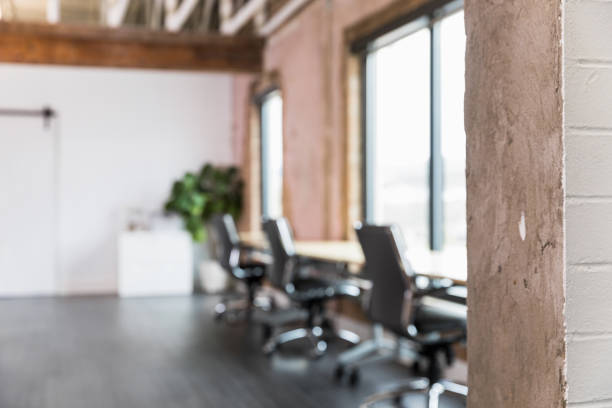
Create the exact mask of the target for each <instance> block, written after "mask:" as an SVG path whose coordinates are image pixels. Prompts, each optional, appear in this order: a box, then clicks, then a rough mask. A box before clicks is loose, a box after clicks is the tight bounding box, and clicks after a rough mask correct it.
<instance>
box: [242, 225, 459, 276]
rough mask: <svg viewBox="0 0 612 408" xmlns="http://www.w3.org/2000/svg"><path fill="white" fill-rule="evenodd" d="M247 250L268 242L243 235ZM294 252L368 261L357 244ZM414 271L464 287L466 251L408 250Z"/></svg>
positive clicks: (301, 244) (306, 244)
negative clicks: (450, 280)
mask: <svg viewBox="0 0 612 408" xmlns="http://www.w3.org/2000/svg"><path fill="white" fill-rule="evenodd" d="M240 239H241V241H242V242H243V243H244V244H245V245H248V246H251V247H253V248H258V249H267V247H268V241H267V239H266V238H265V236H264V235H263V233H262V232H261V231H256V232H243V233H240ZM295 252H296V253H297V254H298V255H299V256H302V257H305V258H311V259H315V260H319V261H323V262H330V263H343V264H348V265H355V266H357V267H361V266H363V264H364V263H365V258H364V256H363V252H362V250H361V246H360V245H359V243H358V242H355V241H296V242H295ZM406 255H407V258H408V259H409V260H410V262H411V264H412V267H413V268H414V270H415V271H416V272H417V273H419V274H422V275H428V276H431V277H436V278H449V279H452V280H453V281H454V282H455V283H457V284H460V285H464V284H465V283H466V281H467V265H465V259H466V258H465V248H450V249H449V250H447V251H444V252H441V253H436V252H432V251H428V250H409V251H408V253H407V254H406Z"/></svg>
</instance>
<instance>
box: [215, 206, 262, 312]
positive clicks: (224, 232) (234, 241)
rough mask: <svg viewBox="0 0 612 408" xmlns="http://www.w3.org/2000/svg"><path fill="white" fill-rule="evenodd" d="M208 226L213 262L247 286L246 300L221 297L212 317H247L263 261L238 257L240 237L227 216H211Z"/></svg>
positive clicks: (252, 307)
mask: <svg viewBox="0 0 612 408" xmlns="http://www.w3.org/2000/svg"><path fill="white" fill-rule="evenodd" d="M210 226H211V227H212V228H210V233H211V235H212V238H213V242H214V244H215V253H216V257H217V261H218V262H219V263H220V264H221V267H223V269H225V270H226V271H227V273H228V274H229V275H230V276H231V277H232V278H233V279H236V280H238V281H240V282H243V283H245V284H246V288H247V295H246V299H229V298H227V297H225V298H224V299H222V300H221V302H220V303H218V304H217V305H216V306H215V309H214V310H215V318H216V319H217V320H222V319H224V320H226V321H228V322H234V321H236V320H239V319H240V318H250V316H251V314H252V311H253V309H254V308H255V295H256V292H257V289H258V288H259V287H260V286H261V282H262V280H263V277H264V275H265V268H266V264H265V263H262V262H256V261H251V260H249V261H244V260H241V248H240V237H239V235H238V231H237V229H236V224H235V222H234V219H233V218H232V216H231V215H229V214H223V215H215V216H214V217H213V218H212V220H211V221H210Z"/></svg>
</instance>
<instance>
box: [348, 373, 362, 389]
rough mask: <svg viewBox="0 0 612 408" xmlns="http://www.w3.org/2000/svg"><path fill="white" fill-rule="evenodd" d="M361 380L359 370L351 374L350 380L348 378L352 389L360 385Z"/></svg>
mask: <svg viewBox="0 0 612 408" xmlns="http://www.w3.org/2000/svg"><path fill="white" fill-rule="evenodd" d="M359 380H360V375H359V370H357V369H356V368H355V369H353V370H352V371H351V374H349V378H348V381H349V385H350V386H351V387H355V386H356V385H357V384H359Z"/></svg>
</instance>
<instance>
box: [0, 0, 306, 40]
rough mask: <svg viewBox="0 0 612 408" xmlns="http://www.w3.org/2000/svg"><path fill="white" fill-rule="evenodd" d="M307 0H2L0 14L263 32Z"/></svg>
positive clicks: (31, 19) (39, 19)
mask: <svg viewBox="0 0 612 408" xmlns="http://www.w3.org/2000/svg"><path fill="white" fill-rule="evenodd" d="M309 1H310V0H0V20H3V21H20V22H50V23H56V22H59V23H62V24H78V25H102V26H110V27H117V28H118V27H125V26H127V27H142V28H147V29H151V30H167V31H173V32H174V31H187V32H208V33H210V32H213V33H214V32H221V33H222V34H225V35H235V34H251V35H258V36H267V35H269V34H270V33H271V32H273V31H274V30H276V29H277V28H278V27H280V25H282V24H283V23H284V22H285V21H286V20H287V19H288V18H290V17H291V16H292V15H293V14H295V13H296V12H297V11H299V9H301V8H302V7H303V6H304V5H305V4H307V3H308V2H309Z"/></svg>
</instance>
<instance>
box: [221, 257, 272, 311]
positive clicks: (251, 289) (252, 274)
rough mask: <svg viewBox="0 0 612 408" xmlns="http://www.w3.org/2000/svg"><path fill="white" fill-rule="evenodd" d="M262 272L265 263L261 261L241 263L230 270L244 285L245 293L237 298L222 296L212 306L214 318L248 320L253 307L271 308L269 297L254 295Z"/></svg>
mask: <svg viewBox="0 0 612 408" xmlns="http://www.w3.org/2000/svg"><path fill="white" fill-rule="evenodd" d="M264 273H265V264H263V263H249V264H241V265H240V267H239V268H235V269H234V270H232V275H233V276H234V277H235V278H236V279H237V280H238V281H241V282H244V284H245V285H246V287H247V294H246V296H244V297H238V298H236V297H233V298H230V297H224V298H223V299H222V300H221V301H220V302H219V303H217V304H216V305H215V307H214V313H215V320H216V321H225V322H228V323H234V322H237V321H244V320H249V319H250V318H251V316H252V314H253V311H254V310H255V309H257V308H263V309H269V308H272V307H273V306H274V305H273V302H272V301H271V300H270V299H266V298H261V297H257V296H256V294H257V290H258V289H259V288H260V286H261V281H262V279H263V277H264Z"/></svg>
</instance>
